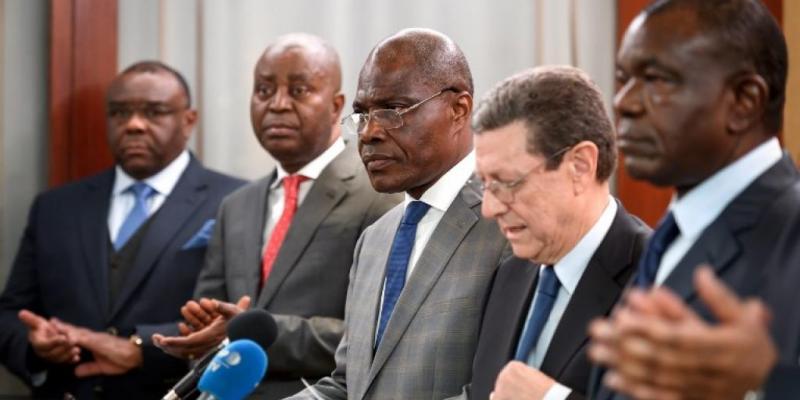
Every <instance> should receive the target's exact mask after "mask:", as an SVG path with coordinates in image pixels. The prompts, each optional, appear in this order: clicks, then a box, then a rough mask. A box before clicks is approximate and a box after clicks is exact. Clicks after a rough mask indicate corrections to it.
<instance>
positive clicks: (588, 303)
mask: <svg viewBox="0 0 800 400" xmlns="http://www.w3.org/2000/svg"><path fill="white" fill-rule="evenodd" d="M649 233H650V228H648V227H647V226H646V225H644V223H642V222H641V221H640V220H639V219H637V218H636V217H634V216H632V215H630V214H628V212H627V211H625V209H623V208H622V205H619V208H618V209H617V213H616V215H615V217H614V221H613V222H612V224H611V227H610V228H609V230H608V233H607V234H606V236H605V238H604V239H603V241H602V242H601V243H600V246H599V247H598V248H597V251H595V253H594V255H593V256H592V258H591V260H590V261H589V265H587V267H586V270H585V271H584V273H583V276H581V279H580V281H579V282H578V286H577V287H576V289H575V293H574V294H573V295H572V297H571V299H570V301H569V304H568V305H567V308H566V310H564V314H563V316H562V317H561V320H560V321H559V324H558V327H557V328H556V331H555V334H554V335H553V339H552V341H551V342H550V346H549V348H548V349H547V354H546V355H545V358H544V360H543V362H542V366H541V368H540V370H541V371H542V372H544V373H545V374H547V375H548V376H550V377H552V378H553V379H555V380H556V381H558V382H559V383H561V384H562V385H565V386H567V387H569V388H571V389H572V390H573V394H572V395H571V396H570V398H582V396H583V394H584V393H585V391H586V384H587V382H588V377H589V371H590V369H591V367H590V364H589V361H588V360H587V358H586V345H587V343H588V336H587V325H588V324H589V322H590V321H591V320H592V319H593V318H597V317H600V316H603V315H607V314H608V313H609V311H610V310H611V308H612V306H613V305H614V303H616V301H617V299H618V298H619V296H620V293H621V291H622V288H623V287H625V284H626V283H627V281H628V279H629V278H630V276H631V274H632V272H633V271H634V269H635V268H636V265H637V260H638V259H639V253H640V252H641V251H642V248H643V247H644V243H645V240H646V239H647V236H648V235H649ZM538 272H539V265H538V264H533V263H531V262H530V261H528V260H522V259H519V258H516V257H514V258H511V259H509V260H507V261H506V262H504V263H503V265H502V266H500V268H499V269H498V272H497V276H496V277H495V280H494V283H493V284H492V291H491V295H490V297H489V300H488V304H487V307H486V312H485V313H484V318H483V323H482V327H481V333H480V339H479V341H478V348H477V351H476V354H475V359H474V364H473V368H472V384H471V388H469V389H468V393H469V396H468V397H469V398H472V399H481V400H485V399H488V398H489V394H490V393H491V392H492V389H493V388H494V383H495V380H496V379H497V375H498V374H499V373H500V370H501V369H502V368H503V367H504V366H505V365H506V364H507V363H508V362H509V361H511V360H513V359H514V353H515V351H516V348H517V343H518V342H519V337H520V335H521V333H522V329H523V326H524V324H525V319H526V318H527V314H528V309H529V308H530V304H531V300H532V298H533V294H534V292H535V291H536V283H537V280H538Z"/></svg>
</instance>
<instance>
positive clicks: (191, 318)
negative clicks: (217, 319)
mask: <svg viewBox="0 0 800 400" xmlns="http://www.w3.org/2000/svg"><path fill="white" fill-rule="evenodd" d="M181 315H183V318H184V319H185V320H186V322H188V323H189V324H190V325H192V326H193V327H195V328H196V329H201V328H203V327H204V326H206V325H208V324H210V323H211V321H213V319H214V317H213V315H211V314H209V313H208V312H207V311H206V310H205V309H204V308H203V307H202V306H201V305H200V303H198V302H196V301H190V302H188V303H186V305H184V306H183V307H181Z"/></svg>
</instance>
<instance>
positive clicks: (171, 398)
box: [161, 309, 278, 400]
mask: <svg viewBox="0 0 800 400" xmlns="http://www.w3.org/2000/svg"><path fill="white" fill-rule="evenodd" d="M227 333H228V338H229V339H230V341H236V340H239V339H249V340H252V341H253V342H255V343H257V344H258V345H259V346H261V348H262V349H263V350H264V351H266V349H268V348H269V346H272V343H273V342H275V339H276V338H277V336H278V326H277V325H276V324H275V319H274V318H272V315H270V313H268V312H267V311H266V310H263V309H253V310H247V311H244V312H242V313H240V314H239V315H236V316H235V317H233V318H231V320H230V321H229V322H228V328H227ZM227 345H228V341H223V342H222V343H220V344H219V345H218V346H217V347H215V348H213V349H211V350H210V351H208V353H206V354H205V355H203V357H202V358H200V359H199V360H198V361H197V363H196V364H195V365H194V366H193V367H192V369H191V370H189V372H187V373H186V375H184V376H183V378H181V380H180V381H178V383H176V384H175V386H173V387H172V389H170V391H169V392H167V394H166V395H164V397H162V398H161V400H181V399H186V398H187V397H188V396H190V395H191V394H192V393H194V392H195V390H196V389H197V382H198V381H199V380H200V377H201V376H202V375H203V372H204V371H205V370H206V367H207V366H208V364H209V363H210V362H211V360H212V359H213V358H214V356H215V355H216V354H217V352H218V351H220V350H222V349H223V348H225V346H227Z"/></svg>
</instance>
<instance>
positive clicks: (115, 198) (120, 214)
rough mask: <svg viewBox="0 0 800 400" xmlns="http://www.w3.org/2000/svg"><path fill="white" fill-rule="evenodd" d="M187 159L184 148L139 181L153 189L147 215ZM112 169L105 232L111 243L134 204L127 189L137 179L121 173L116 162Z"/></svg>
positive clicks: (156, 206)
mask: <svg viewBox="0 0 800 400" xmlns="http://www.w3.org/2000/svg"><path fill="white" fill-rule="evenodd" d="M190 159H191V157H189V151H187V150H184V151H183V152H182V153H181V154H180V155H179V156H178V157H175V159H174V160H172V162H171V163H169V165H167V166H166V167H165V168H164V169H162V170H161V171H159V172H158V173H157V174H155V175H153V176H151V177H149V178H147V179H144V180H143V181H142V182H144V183H146V184H148V185H149V186H150V187H151V188H153V194H152V195H151V196H150V197H149V198H148V199H147V216H148V217H149V216H151V215H153V214H154V213H155V212H156V211H158V209H159V208H161V205H163V204H164V201H166V200H167V197H168V196H169V195H170V193H172V189H174V188H175V185H177V184H178V180H179V179H180V178H181V175H183V172H184V171H185V170H186V167H188V166H189V160H190ZM114 171H115V178H114V187H113V188H112V189H111V206H110V207H109V210H108V233H109V235H110V237H111V243H114V241H116V239H117V233H119V228H120V227H122V223H123V222H124V221H125V217H127V216H128V214H129V213H130V212H131V210H132V209H133V206H134V205H136V195H134V194H133V193H132V192H130V191H129V190H128V188H130V187H131V185H133V184H134V183H136V182H138V181H137V180H136V179H134V178H132V177H131V176H130V175H128V174H127V173H125V171H123V170H122V168H121V167H120V166H119V165H117V166H116V168H115V169H114Z"/></svg>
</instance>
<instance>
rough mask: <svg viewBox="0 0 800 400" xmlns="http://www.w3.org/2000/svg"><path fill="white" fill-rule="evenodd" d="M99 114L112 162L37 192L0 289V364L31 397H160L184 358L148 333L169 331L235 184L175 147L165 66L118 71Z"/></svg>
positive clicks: (193, 116) (182, 116)
mask: <svg viewBox="0 0 800 400" xmlns="http://www.w3.org/2000/svg"><path fill="white" fill-rule="evenodd" d="M107 112H108V131H109V145H110V147H111V151H112V153H113V156H114V159H115V161H116V167H115V168H113V169H110V170H107V171H105V172H102V173H100V174H99V175H96V176H93V177H90V178H86V179H83V180H80V181H78V182H75V183H72V184H69V185H66V186H64V187H61V188H57V189H53V190H50V191H47V192H45V193H43V194H41V195H39V196H38V197H37V198H36V200H35V201H34V203H33V206H32V207H31V211H30V217H29V220H28V226H27V228H26V230H25V234H24V236H23V239H22V243H21V245H20V248H19V252H18V253H17V257H16V259H15V261H14V265H13V267H12V271H11V275H10V277H9V280H8V283H7V286H6V289H5V291H4V292H3V294H2V296H0V359H2V361H3V363H4V364H5V365H6V366H8V367H9V369H11V370H12V371H13V372H14V373H15V374H16V375H18V376H19V377H21V378H22V379H24V380H25V381H26V382H27V383H28V384H30V385H31V386H32V388H33V394H34V396H35V397H37V398H64V396H65V395H66V393H70V394H72V395H73V396H75V397H77V398H79V399H88V398H95V397H101V398H115V399H117V398H119V399H125V398H131V399H133V398H135V399H141V398H155V397H156V396H159V395H161V394H163V392H164V390H165V389H166V388H168V387H169V384H170V380H172V381H174V380H175V379H176V378H177V377H179V376H180V375H181V374H182V373H183V372H184V371H185V369H186V366H185V363H183V361H182V360H179V359H176V358H173V357H170V356H167V355H165V354H163V353H162V352H161V351H160V350H159V349H157V348H155V347H154V346H153V344H152V343H151V341H150V336H151V335H152V334H153V333H156V332H159V333H164V334H168V333H170V332H177V329H178V328H177V324H176V322H175V321H177V320H178V319H179V318H180V313H179V312H178V308H179V307H180V305H181V304H183V303H184V302H185V301H186V300H187V299H189V298H191V295H192V291H193V289H194V286H195V282H196V279H197V275H198V273H199V271H200V268H201V266H202V261H203V258H204V254H205V249H206V243H207V239H208V235H209V233H210V226H211V225H212V224H213V222H214V215H215V213H216V210H217V207H218V206H219V204H220V201H221V200H222V198H223V197H224V196H225V195H227V194H228V193H230V192H231V191H233V190H234V189H235V188H236V187H238V186H240V185H241V184H242V182H241V181H239V180H237V179H234V178H231V177H228V176H225V175H221V174H218V173H215V172H212V171H210V170H207V169H205V168H203V167H202V166H201V165H200V163H199V162H198V161H197V160H195V159H194V157H193V156H192V155H191V154H190V153H189V152H188V151H187V150H186V141H187V140H188V138H189V136H190V134H191V131H192V129H193V128H194V126H195V123H196V121H197V113H196V111H195V110H193V109H192V108H191V102H190V97H189V90H188V87H187V85H186V83H185V81H184V79H183V77H181V76H180V74H179V73H178V72H176V71H174V70H173V69H171V68H170V67H168V66H166V65H164V64H161V63H158V62H141V63H137V64H134V65H132V66H130V67H128V68H127V69H126V70H124V71H123V72H122V73H121V74H120V75H118V76H117V77H116V78H115V79H114V81H113V82H112V84H111V86H110V88H109V89H108V103H107ZM82 350H83V351H82ZM76 364H77V365H76Z"/></svg>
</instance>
